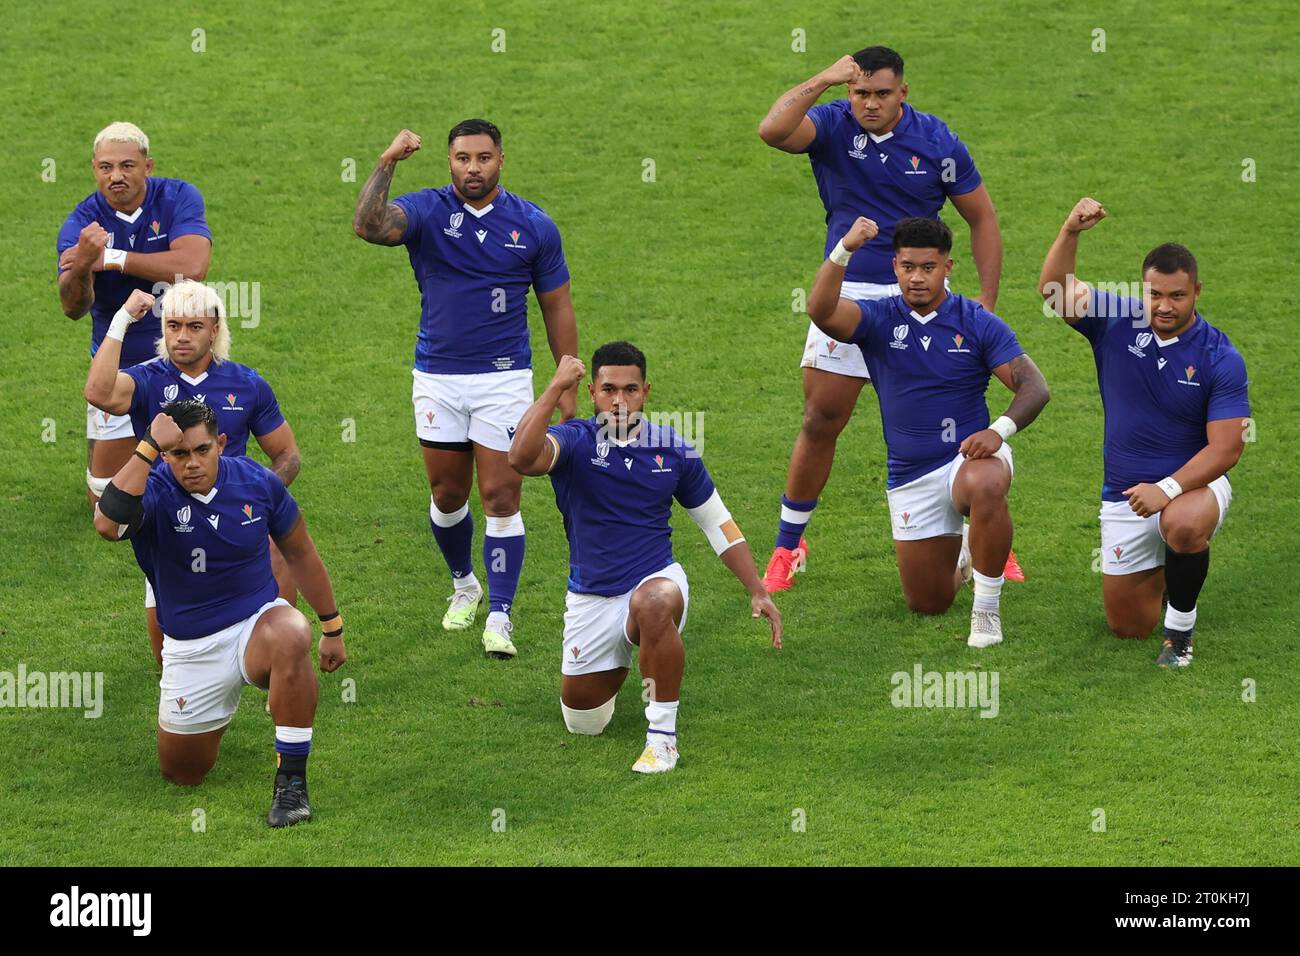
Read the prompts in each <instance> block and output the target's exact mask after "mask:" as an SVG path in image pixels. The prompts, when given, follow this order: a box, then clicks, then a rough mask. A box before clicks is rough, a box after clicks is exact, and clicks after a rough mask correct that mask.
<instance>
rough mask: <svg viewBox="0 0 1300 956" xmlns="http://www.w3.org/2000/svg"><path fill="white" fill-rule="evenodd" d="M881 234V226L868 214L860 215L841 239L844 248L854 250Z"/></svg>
mask: <svg viewBox="0 0 1300 956" xmlns="http://www.w3.org/2000/svg"><path fill="white" fill-rule="evenodd" d="M879 234H880V227H879V226H877V225H876V223H875V220H872V219H868V218H867V217H866V216H859V217H858V218H857V221H855V222H854V223H853V225H851V226H849V231H848V232H846V233H845V234H844V238H843V239H841V240H840V242H841V243H843V245H844V248H845V249H846V250H848V251H849V252H854V251H856V250H858V249H861V248H862V244H863V243H866V242H870V241H871V240H872V239H874V238H876V236H877V235H879Z"/></svg>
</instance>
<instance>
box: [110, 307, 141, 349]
mask: <svg viewBox="0 0 1300 956" xmlns="http://www.w3.org/2000/svg"><path fill="white" fill-rule="evenodd" d="M134 321H135V319H133V318H131V316H130V314H129V313H128V312H127V311H126V309H125V308H121V309H118V310H117V314H116V315H114V316H113V321H112V322H110V323H108V331H107V332H105V333H104V337H105V338H109V339H117V340H118V341H119V342H121V341H122V340H123V339H124V338H126V330H127V329H129V328H130V327H131V323H132V322H134Z"/></svg>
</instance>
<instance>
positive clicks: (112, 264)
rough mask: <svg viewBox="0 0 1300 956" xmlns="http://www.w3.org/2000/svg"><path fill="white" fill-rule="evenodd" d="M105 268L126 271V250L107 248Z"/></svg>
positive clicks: (105, 251)
mask: <svg viewBox="0 0 1300 956" xmlns="http://www.w3.org/2000/svg"><path fill="white" fill-rule="evenodd" d="M104 268H105V269H117V270H118V271H119V272H125V271H126V250H125V249H105V250H104Z"/></svg>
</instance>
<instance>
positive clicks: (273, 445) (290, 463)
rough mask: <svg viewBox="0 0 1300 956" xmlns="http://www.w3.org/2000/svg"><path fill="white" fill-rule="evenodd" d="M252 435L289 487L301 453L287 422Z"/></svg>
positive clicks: (277, 473)
mask: <svg viewBox="0 0 1300 956" xmlns="http://www.w3.org/2000/svg"><path fill="white" fill-rule="evenodd" d="M128 377H129V376H128ZM254 437H255V438H256V439H257V445H258V447H259V448H261V449H262V451H263V452H264V453H265V454H266V457H267V458H269V459H271V470H272V471H273V472H275V473H276V475H277V476H278V477H279V479H280V480H281V481H282V482H284V486H285V487H286V488H287V487H289V485H290V484H291V483H292V482H293V480H294V479H295V478H297V477H298V470H299V469H300V468H301V467H302V453H301V452H300V451H299V450H298V440H297V439H296V438H294V437H293V429H292V428H290V427H289V423H288V422H281V423H280V425H279V427H277V428H273V429H271V430H270V431H269V432H267V433H266V434H265V435H255V436H254Z"/></svg>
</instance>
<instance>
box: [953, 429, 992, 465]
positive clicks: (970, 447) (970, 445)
mask: <svg viewBox="0 0 1300 956" xmlns="http://www.w3.org/2000/svg"><path fill="white" fill-rule="evenodd" d="M1001 447H1002V436H1001V435H999V434H998V433H997V432H995V431H994V430H993V429H991V428H986V429H984V430H983V431H982V432H975V434H973V435H967V436H966V440H965V441H964V442H962V443H961V447H960V448H959V449H957V450H958V451H960V452H961V453H962V454H963V455H965V456H966V457H967V458H992V457H993V456H994V455H995V454H996V453H997V450H998V449H999V448H1001Z"/></svg>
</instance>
